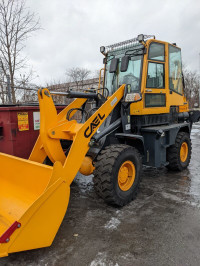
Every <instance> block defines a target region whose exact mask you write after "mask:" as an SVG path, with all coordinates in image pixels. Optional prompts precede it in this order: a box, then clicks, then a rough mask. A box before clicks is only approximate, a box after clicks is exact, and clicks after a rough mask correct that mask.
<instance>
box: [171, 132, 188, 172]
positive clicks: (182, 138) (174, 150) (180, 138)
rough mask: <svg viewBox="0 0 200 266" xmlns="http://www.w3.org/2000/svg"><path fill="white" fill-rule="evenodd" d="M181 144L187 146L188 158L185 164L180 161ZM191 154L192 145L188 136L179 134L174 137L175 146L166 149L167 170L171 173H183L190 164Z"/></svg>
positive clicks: (184, 133) (182, 133) (183, 133)
mask: <svg viewBox="0 0 200 266" xmlns="http://www.w3.org/2000/svg"><path fill="white" fill-rule="evenodd" d="M183 142H187V144H188V157H187V159H186V161H185V162H182V161H181V159H180V149H181V145H182V143H183ZM191 153H192V143H191V139H190V135H189V134H188V133H187V132H179V133H178V134H177V136H176V141H175V144H174V145H172V146H170V147H169V148H168V149H167V161H168V162H169V164H168V165H167V168H168V169H170V170H173V171H183V170H184V169H186V168H187V167H188V165H189V163H190V159H191Z"/></svg>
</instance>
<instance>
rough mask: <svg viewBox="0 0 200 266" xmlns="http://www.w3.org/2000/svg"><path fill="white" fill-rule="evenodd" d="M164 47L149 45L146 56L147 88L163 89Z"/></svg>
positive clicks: (162, 45) (157, 44)
mask: <svg viewBox="0 0 200 266" xmlns="http://www.w3.org/2000/svg"><path fill="white" fill-rule="evenodd" d="M164 61H165V45H164V44H162V43H151V44H150V47H149V54H148V72H147V84H146V87H147V88H158V89H160V88H165V65H164Z"/></svg>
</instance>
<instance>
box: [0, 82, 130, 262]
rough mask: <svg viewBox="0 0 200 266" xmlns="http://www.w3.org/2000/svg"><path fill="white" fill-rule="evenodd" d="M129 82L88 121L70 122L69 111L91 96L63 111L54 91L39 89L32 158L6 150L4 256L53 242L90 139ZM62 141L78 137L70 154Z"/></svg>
mask: <svg viewBox="0 0 200 266" xmlns="http://www.w3.org/2000/svg"><path fill="white" fill-rule="evenodd" d="M124 86H125V85H122V86H121V87H120V88H119V89H118V90H117V91H116V92H115V93H114V94H113V95H112V96H111V97H109V99H108V100H107V101H106V102H105V103H104V104H103V105H102V106H101V107H100V108H99V109H98V110H97V111H96V112H95V113H94V114H93V115H92V116H91V117H90V118H89V119H88V120H87V121H86V122H85V123H84V124H79V123H77V122H76V121H75V120H70V121H69V120H67V119H66V114H67V112H68V111H69V109H71V108H79V107H80V106H82V104H83V103H84V102H85V101H86V99H76V100H74V102H72V103H71V104H70V105H69V106H68V107H66V108H65V109H64V110H63V111H62V112H61V113H59V114H57V112H56V108H55V106H54V103H53V100H52V97H51V94H50V92H49V91H48V90H47V89H42V90H39V91H38V98H39V104H40V115H41V128H40V136H39V137H38V140H37V142H36V144H35V147H34V149H33V151H32V153H31V155H30V158H29V160H24V159H21V158H17V157H14V156H10V155H6V154H3V153H0V169H1V174H0V257H3V256H7V255H8V254H9V253H12V252H18V251H23V250H29V249H35V248H41V247H46V246H50V245H51V243H52V241H53V239H54V237H55V235H56V233H57V231H58V229H59V227H60V224H61V222H62V220H63V217H64V215H65V213H66V210H67V206H68V202H69V196H70V184H71V183H72V181H73V179H74V178H75V176H76V174H77V172H78V171H79V169H80V167H81V164H82V162H83V160H84V158H85V156H86V153H87V151H88V149H89V142H90V140H91V138H92V136H93V135H94V134H95V132H96V130H97V129H98V128H99V127H100V126H101V124H102V123H103V122H104V120H105V119H106V118H107V117H108V115H109V114H110V113H111V112H112V110H113V109H114V108H115V106H116V105H117V103H118V102H119V101H120V100H121V99H122V97H123V94H124ZM74 112H75V111H74ZM73 114H74V113H72V114H71V115H73ZM60 139H68V140H71V141H72V145H71V148H70V151H69V153H68V155H67V157H66V155H65V153H64V152H63V150H62V147H61V144H60ZM46 156H48V157H49V158H50V160H51V161H52V162H54V165H53V167H52V166H47V165H44V164H42V163H43V161H44V159H45V158H46Z"/></svg>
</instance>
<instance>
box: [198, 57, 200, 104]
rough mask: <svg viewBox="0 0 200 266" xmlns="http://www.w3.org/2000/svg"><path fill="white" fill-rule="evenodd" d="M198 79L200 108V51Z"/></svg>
mask: <svg viewBox="0 0 200 266" xmlns="http://www.w3.org/2000/svg"><path fill="white" fill-rule="evenodd" d="M198 80H199V82H198V84H199V90H198V91H199V95H198V98H199V99H198V100H199V101H198V107H199V108H200V53H199V76H198Z"/></svg>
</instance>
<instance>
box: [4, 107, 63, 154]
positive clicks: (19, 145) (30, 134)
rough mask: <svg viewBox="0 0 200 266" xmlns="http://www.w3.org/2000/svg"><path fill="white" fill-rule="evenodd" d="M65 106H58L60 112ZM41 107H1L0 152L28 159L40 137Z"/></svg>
mask: <svg viewBox="0 0 200 266" xmlns="http://www.w3.org/2000/svg"><path fill="white" fill-rule="evenodd" d="M64 107H65V106H56V108H57V111H58V112H60V111H61V110H62V109H64ZM39 128H40V114H39V106H23V105H10V106H3V105H1V106H0V152H3V153H7V154H11V155H14V156H18V157H21V158H24V159H28V157H29V155H30V153H31V151H32V148H33V146H34V144H35V141H36V139H37V137H38V135H39Z"/></svg>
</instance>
